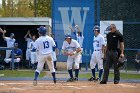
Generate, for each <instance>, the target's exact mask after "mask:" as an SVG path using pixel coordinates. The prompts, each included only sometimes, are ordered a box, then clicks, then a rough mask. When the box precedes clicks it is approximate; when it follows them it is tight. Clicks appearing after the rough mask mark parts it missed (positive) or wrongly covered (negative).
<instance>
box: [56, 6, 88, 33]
mask: <svg viewBox="0 0 140 93" xmlns="http://www.w3.org/2000/svg"><path fill="white" fill-rule="evenodd" d="M58 10H59V11H60V13H61V17H62V22H63V29H64V33H65V34H71V31H70V29H69V25H72V24H73V23H74V24H77V25H78V26H79V27H80V30H81V32H83V30H84V26H85V20H86V16H87V12H88V11H89V7H83V8H82V9H81V7H71V8H69V7H59V8H58ZM70 12H71V18H70Z"/></svg>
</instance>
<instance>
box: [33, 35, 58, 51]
mask: <svg viewBox="0 0 140 93" xmlns="http://www.w3.org/2000/svg"><path fill="white" fill-rule="evenodd" d="M55 46H56V45H55V42H54V40H53V38H52V37H50V36H48V35H47V36H40V37H39V38H38V39H37V40H36V41H35V48H36V49H37V51H38V53H39V54H50V53H52V52H53V49H52V47H55Z"/></svg>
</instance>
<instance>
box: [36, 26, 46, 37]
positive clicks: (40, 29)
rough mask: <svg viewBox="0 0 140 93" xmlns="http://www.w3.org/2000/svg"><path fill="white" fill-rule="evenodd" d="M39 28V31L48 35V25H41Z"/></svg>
mask: <svg viewBox="0 0 140 93" xmlns="http://www.w3.org/2000/svg"><path fill="white" fill-rule="evenodd" d="M37 30H38V32H39V33H40V34H41V35H43V36H45V35H46V32H47V28H46V27H44V26H40V27H39V28H37Z"/></svg>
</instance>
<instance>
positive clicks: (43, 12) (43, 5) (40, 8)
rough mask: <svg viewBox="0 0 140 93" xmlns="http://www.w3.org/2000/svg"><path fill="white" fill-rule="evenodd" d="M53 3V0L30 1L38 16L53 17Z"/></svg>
mask: <svg viewBox="0 0 140 93" xmlns="http://www.w3.org/2000/svg"><path fill="white" fill-rule="evenodd" d="M51 3H52V0H34V2H30V8H31V9H32V10H34V15H35V16H37V17H51Z"/></svg>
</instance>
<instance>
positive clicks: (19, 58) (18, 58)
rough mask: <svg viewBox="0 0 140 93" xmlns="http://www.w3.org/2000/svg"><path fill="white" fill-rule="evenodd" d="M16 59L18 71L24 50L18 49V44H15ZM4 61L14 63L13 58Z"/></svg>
mask: <svg viewBox="0 0 140 93" xmlns="http://www.w3.org/2000/svg"><path fill="white" fill-rule="evenodd" d="M14 57H15V59H14V62H15V63H14V64H15V69H17V66H18V62H20V61H21V59H22V50H21V49H20V48H18V43H14ZM4 61H5V62H6V63H9V62H11V61H12V58H6V59H4Z"/></svg>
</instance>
